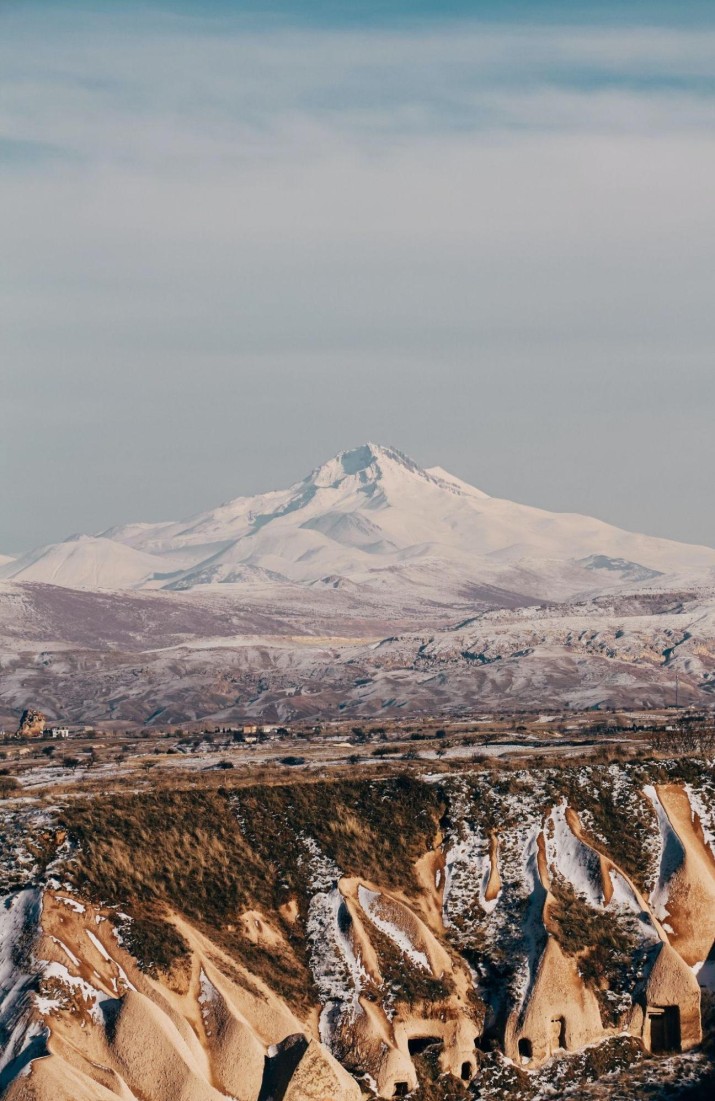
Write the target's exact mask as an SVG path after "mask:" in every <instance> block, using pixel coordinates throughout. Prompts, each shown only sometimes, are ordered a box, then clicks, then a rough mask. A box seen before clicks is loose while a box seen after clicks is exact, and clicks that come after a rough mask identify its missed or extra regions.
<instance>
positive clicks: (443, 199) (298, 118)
mask: <svg viewBox="0 0 715 1101" xmlns="http://www.w3.org/2000/svg"><path fill="white" fill-rule="evenodd" d="M713 180H715V4H712V2H711V0H707V2H705V3H699V2H697V0H693V2H688V0H680V2H678V3H675V2H673V3H662V2H659V0H648V2H647V3H646V2H643V3H639V2H636V0H633V2H629V0H618V2H617V3H616V2H612V0H600V2H598V3H586V2H580V0H569V2H568V3H566V2H565V0H564V2H561V0H552V2H545V3H542V2H540V0H528V2H527V0H503V2H501V3H500V2H496V0H491V2H486V0H484V2H481V3H480V2H479V0H471V2H466V0H443V2H441V3H439V4H437V3H434V2H429V0H411V2H409V3H408V2H407V0H393V2H391V0H383V2H382V3H377V2H372V0H362V2H358V0H343V2H335V3H330V2H324V3H319V2H312V3H307V2H304V3H298V2H296V0H292V2H291V0H275V2H273V3H271V2H270V0H261V2H260V3H258V2H255V3H251V2H250V0H247V2H241V0H238V2H234V3H231V2H229V0H202V2H201V3H197V2H190V0H164V2H157V0H154V2H152V0H145V2H139V0H137V2H129V0H126V2H125V0H115V2H112V0H101V2H100V0H97V2H96V3H92V2H89V0H83V2H73V0H67V2H66V3H65V2H63V3H62V4H59V3H56V2H50V0H48V2H46V3H40V2H38V0H0V412H1V414H2V421H1V424H2V428H1V431H0V552H5V553H15V552H21V551H23V550H26V549H28V548H30V547H32V546H36V545H39V544H41V543H46V542H52V541H56V540H58V539H62V538H64V537H66V536H68V535H70V534H72V533H74V532H77V531H86V532H93V531H100V530H102V529H103V528H105V527H107V526H109V525H111V524H114V523H119V522H123V521H128V520H158V519H169V518H177V517H182V516H188V515H191V514H192V513H194V512H197V511H200V510H203V509H206V508H209V507H212V506H214V505H216V504H218V503H219V502H221V501H225V500H228V499H230V498H232V497H235V496H238V495H243V494H249V493H255V492H259V491H262V490H266V489H270V488H276V487H283V486H286V485H288V484H290V483H292V482H294V481H296V480H298V479H299V478H301V477H303V476H304V475H305V474H307V473H308V471H309V470H311V469H312V468H313V467H314V466H316V465H317V464H318V463H320V462H321V461H323V460H325V459H327V458H328V457H329V456H331V455H332V454H334V453H335V452H337V451H339V450H341V449H344V448H348V447H352V446H355V445H357V444H359V443H361V442H364V441H365V440H375V441H378V442H381V443H386V444H392V445H394V446H397V447H398V448H400V449H401V450H403V451H405V452H407V453H408V454H409V455H411V456H412V457H413V458H414V459H415V460H417V461H418V462H420V463H421V464H422V465H424V466H431V465H440V466H442V467H444V468H446V469H448V470H450V471H452V472H453V473H454V474H457V475H458V476H460V477H462V478H464V479H465V480H467V481H469V482H471V483H472V484H474V485H477V486H479V487H480V488H481V489H483V490H485V491H486V492H488V493H490V494H492V495H494V496H502V497H508V498H510V499H512V500H518V501H523V502H526V503H529V504H534V505H539V506H541V507H544V508H549V509H555V510H563V511H574V512H582V513H587V514H591V515H596V516H599V517H601V518H603V519H605V520H608V521H610V522H612V523H616V524H618V525H620V526H622V527H627V528H630V529H633V530H638V531H644V532H648V533H651V534H654V535H662V536H668V537H671V538H675V539H681V540H686V541H690V542H699V543H707V544H709V545H715V509H713V507H712V502H713V488H712V483H713V472H714V471H715V443H714V442H713V441H714V439H715V434H714V433H713V427H712V426H713V424H714V423H715V362H714V355H713V351H714V349H715V309H714V308H713V281H714V280H713V276H714V272H713V266H714V259H715V188H714V187H713Z"/></svg>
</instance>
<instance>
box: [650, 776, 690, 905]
mask: <svg viewBox="0 0 715 1101" xmlns="http://www.w3.org/2000/svg"><path fill="white" fill-rule="evenodd" d="M643 792H644V794H645V795H646V797H647V798H648V799H649V800H650V802H651V803H652V805H653V809H654V810H655V813H656V817H657V819H658V828H659V830H660V838H661V843H660V862H659V870H658V879H657V882H656V884H655V887H654V888H653V890H652V891H651V896H650V903H651V905H652V907H653V912H654V913H655V916H656V917H657V918H658V920H659V921H665V920H666V919H667V918H668V916H669V914H668V892H669V885H670V880H671V879H672V877H673V875H674V873H675V872H676V871H677V870H678V868H679V867H680V865H681V864H682V862H683V860H684V858H685V850H684V849H683V846H682V844H681V843H680V839H679V837H678V835H677V833H676V832H675V830H674V829H673V827H672V826H671V824H670V819H669V818H668V815H667V814H666V813H665V810H664V808H663V804H662V803H661V801H660V799H659V798H658V793H657V792H656V790H655V788H654V787H653V785H652V784H646V785H645V787H644V788H643Z"/></svg>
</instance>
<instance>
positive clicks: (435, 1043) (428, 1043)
mask: <svg viewBox="0 0 715 1101" xmlns="http://www.w3.org/2000/svg"><path fill="white" fill-rule="evenodd" d="M441 1046H442V1040H441V1037H439V1036H413V1037H412V1038H411V1039H410V1040H408V1041H407V1050H408V1051H409V1053H410V1055H421V1054H422V1052H423V1051H426V1050H427V1048H428V1047H441Z"/></svg>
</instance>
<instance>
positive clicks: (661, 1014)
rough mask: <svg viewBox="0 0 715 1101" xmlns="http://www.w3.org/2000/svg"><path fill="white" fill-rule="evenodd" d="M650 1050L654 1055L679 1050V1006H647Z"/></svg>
mask: <svg viewBox="0 0 715 1101" xmlns="http://www.w3.org/2000/svg"><path fill="white" fill-rule="evenodd" d="M648 1024H649V1026H650V1050H651V1051H652V1052H653V1054H654V1055H658V1054H660V1053H661V1052H666V1051H680V1008H679V1007H678V1006H677V1005H664V1006H650V1005H649V1006H648Z"/></svg>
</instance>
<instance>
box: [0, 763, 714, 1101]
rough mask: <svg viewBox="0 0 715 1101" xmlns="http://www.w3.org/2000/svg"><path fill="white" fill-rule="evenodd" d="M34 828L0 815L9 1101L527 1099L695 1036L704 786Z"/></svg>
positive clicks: (329, 805)
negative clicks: (27, 871)
mask: <svg viewBox="0 0 715 1101" xmlns="http://www.w3.org/2000/svg"><path fill="white" fill-rule="evenodd" d="M33 815H34V816H35V817H33ZM13 816H14V817H13ZM23 816H24V817H23ZM50 818H51V819H52V821H51V822H49V823H48V815H47V812H46V811H44V810H43V811H42V812H39V811H38V812H34V811H33V812H28V811H27V810H26V809H24V808H23V807H22V806H21V805H18V806H17V807H16V808H15V809H12V808H9V809H8V811H7V823H8V825H7V830H6V838H8V837H9V838H12V837H17V838H19V837H21V836H25V837H28V838H29V841H27V842H26V844H27V845H28V846H29V848H28V849H27V852H25V850H22V851H21V848H18V850H17V851H18V854H19V855H18V862H19V865H20V866H22V865H24V866H25V867H28V866H29V865H30V863H31V860H32V859H34V861H35V869H34V873H33V876H34V880H35V883H34V885H33V886H31V887H30V886H25V887H24V888H23V889H20V890H17V889H15V890H10V891H9V892H8V894H7V896H6V898H5V899H4V902H3V906H2V909H1V910H0V915H1V917H0V934H1V935H0V963H1V964H2V966H1V967H0V985H1V986H2V1000H1V1001H0V1036H2V1038H3V1045H2V1047H3V1054H2V1055H1V1056H0V1086H2V1087H3V1088H4V1094H3V1096H5V1097H7V1098H10V1099H12V1101H41V1099H42V1101H44V1099H47V1098H50V1097H51V1098H52V1101H70V1099H71V1101H85V1099H86V1101H99V1099H104V1098H106V1099H107V1101H109V1099H110V1098H117V1097H120V1098H123V1099H126V1101H132V1099H134V1101H146V1099H151V1101H176V1099H182V1101H214V1099H215V1101H218V1099H220V1098H224V1099H226V1098H234V1099H235V1098H238V1099H239V1101H268V1099H269V1098H275V1099H282V1101H359V1098H360V1097H361V1096H378V1097H384V1098H391V1097H395V1096H401V1095H403V1094H406V1093H414V1096H415V1097H422V1098H425V1099H433V1098H434V1099H436V1098H450V1099H451V1098H460V1097H468V1096H475V1097H484V1098H496V1097H508V1096H509V1095H510V1091H511V1093H512V1094H513V1095H514V1096H517V1095H519V1096H522V1097H530V1096H536V1093H537V1092H538V1089H537V1086H538V1088H541V1087H542V1086H543V1085H544V1083H547V1082H549V1081H551V1088H552V1089H553V1088H554V1087H553V1082H554V1080H555V1079H558V1076H559V1074H561V1075H562V1076H563V1075H564V1074H565V1077H566V1079H568V1080H570V1082H571V1084H573V1083H574V1082H575V1083H577V1084H578V1075H579V1074H581V1073H582V1072H583V1073H584V1074H585V1076H586V1078H588V1077H589V1076H590V1077H593V1066H594V1065H599V1066H601V1069H603V1068H604V1067H605V1068H609V1069H613V1066H614V1065H621V1064H623V1065H624V1066H625V1065H626V1064H629V1065H630V1066H631V1067H632V1066H634V1065H636V1064H637V1065H641V1064H642V1066H643V1067H645V1068H646V1070H647V1067H648V1066H649V1065H650V1064H648V1063H647V1060H646V1062H643V1059H644V1057H645V1056H646V1055H647V1053H649V1052H650V1053H654V1054H656V1055H659V1056H666V1055H667V1056H668V1059H667V1060H666V1062H665V1063H658V1064H656V1065H655V1069H654V1070H653V1071H652V1075H655V1076H656V1078H657V1076H658V1075H659V1074H660V1075H664V1074H665V1073H666V1070H665V1069H664V1068H666V1067H670V1068H671V1069H672V1066H673V1060H674V1059H676V1060H677V1058H678V1056H677V1053H679V1052H685V1051H693V1050H694V1051H696V1052H697V1050H698V1046H699V1044H700V1042H701V1039H702V1006H703V1004H705V1003H707V998H708V996H709V995H708V987H709V986H710V985H711V982H712V974H711V972H712V966H713V965H712V960H711V957H712V956H713V944H714V943H715V855H714V853H713V846H715V783H714V782H713V780H712V778H711V772H710V769H709V768H708V767H707V766H703V765H700V764H697V765H695V764H692V763H688V762H686V763H683V762H665V763H664V762H644V763H639V764H633V765H630V766H615V765H611V766H582V767H578V768H559V769H555V768H544V769H541V770H540V771H538V772H528V771H507V770H504V771H502V772H500V773H492V772H489V771H486V770H483V771H472V772H465V773H461V774H451V775H444V776H434V777H430V778H429V779H428V780H427V781H424V780H410V779H407V778H405V777H395V778H391V779H382V780H375V781H359V782H357V781H356V782H354V783H347V782H336V783H321V782H318V783H302V784H295V785H291V786H284V787H270V788H233V789H232V788H226V787H224V788H220V789H212V790H211V791H201V790H199V789H197V788H192V789H188V790H184V791H170V792H166V793H160V792H159V793H157V792H154V793H152V794H151V795H149V794H147V795H146V796H144V795H141V794H131V795H127V796H114V797H112V799H111V800H110V801H107V800H103V801H100V800H99V799H98V798H95V799H87V800H84V801H83V800H77V799H73V800H68V801H67V805H66V806H64V807H60V808H59V809H58V810H56V811H53V812H51V815H50ZM20 819H22V821H20ZM13 823H14V826H13ZM13 829H14V830H15V833H13ZM58 830H59V831H60V832H58ZM64 831H66V832H64ZM33 837H34V838H35V840H33ZM38 838H39V840H38ZM40 842H41V843H40ZM17 844H18V846H21V842H20V841H18V842H17ZM23 853H25V855H24V856H23ZM27 853H30V854H32V855H31V856H28V855H27ZM43 868H44V871H43ZM0 870H1V871H2V872H3V874H4V875H5V876H7V875H8V865H7V863H6V866H5V867H4V868H3V869H0ZM580 1052H587V1053H591V1054H589V1055H588V1056H587V1058H588V1059H590V1060H591V1063H590V1064H589V1066H590V1070H589V1071H588V1073H586V1071H584V1069H583V1068H584V1066H585V1064H584V1062H583V1060H582V1056H581V1055H579V1054H578V1053H580ZM594 1052H601V1053H603V1054H602V1055H601V1056H600V1057H597V1056H596V1055H594V1054H593V1053H594ZM598 1058H600V1059H601V1062H600V1063H598ZM580 1060H581V1061H580ZM609 1060H610V1062H609ZM614 1060H615V1063H614ZM619 1061H620V1063H619ZM639 1061H640V1062H639ZM564 1065H566V1066H568V1067H569V1068H570V1069H569V1070H568V1071H567V1072H564V1071H563V1067H564ZM688 1067H689V1068H690V1069H689V1073H696V1072H697V1073H701V1072H702V1073H704V1072H705V1068H704V1057H701V1056H698V1055H695V1056H694V1057H691V1061H690V1063H688ZM693 1068H694V1069H693ZM624 1073H625V1072H624ZM643 1073H645V1072H643ZM550 1075H551V1078H549V1076H550ZM554 1076H555V1078H554ZM579 1088H580V1089H581V1091H582V1092H581V1093H580V1094H579V1096H581V1097H585V1096H590V1095H589V1094H588V1093H587V1092H586V1084H585V1081H582V1082H581V1084H580V1087H579ZM504 1090H506V1092H504ZM530 1090H531V1092H529V1091H530ZM500 1091H502V1092H500ZM566 1093H567V1090H566V1086H564V1093H563V1094H562V1095H564V1096H565V1095H566ZM632 1095H633V1096H636V1097H637V1096H638V1093H637V1092H634V1093H633V1094H632ZM644 1096H645V1094H644ZM648 1096H653V1095H652V1094H648Z"/></svg>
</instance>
